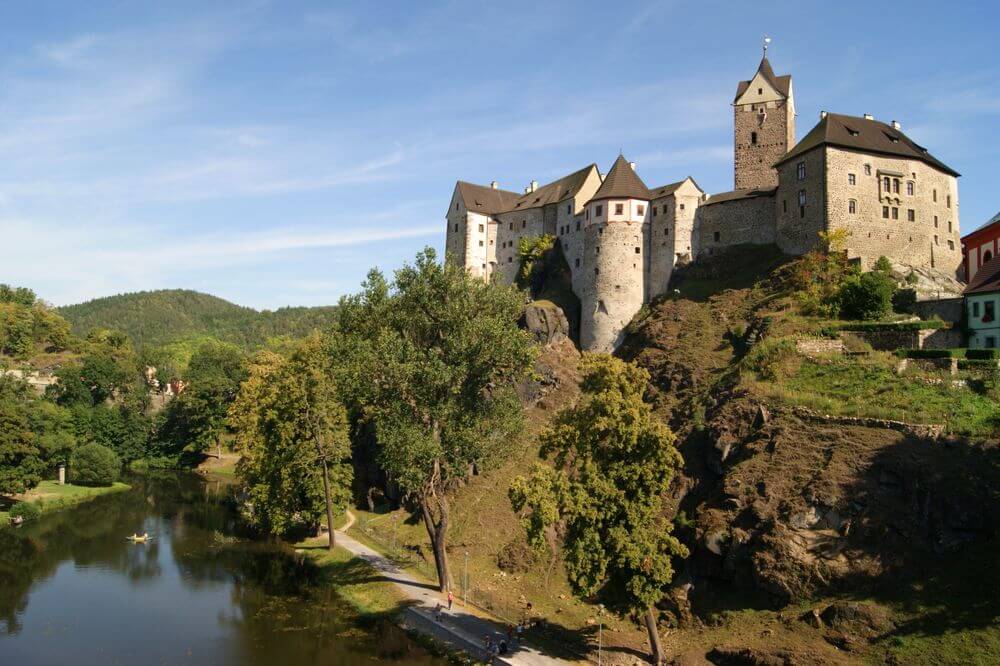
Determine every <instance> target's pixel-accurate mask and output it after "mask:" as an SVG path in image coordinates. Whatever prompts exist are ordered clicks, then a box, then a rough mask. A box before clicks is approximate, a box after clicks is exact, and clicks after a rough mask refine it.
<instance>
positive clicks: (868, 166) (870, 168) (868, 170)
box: [865, 164, 872, 176]
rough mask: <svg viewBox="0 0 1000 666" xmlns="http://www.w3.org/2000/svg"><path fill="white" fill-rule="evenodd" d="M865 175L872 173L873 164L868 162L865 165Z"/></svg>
mask: <svg viewBox="0 0 1000 666" xmlns="http://www.w3.org/2000/svg"><path fill="white" fill-rule="evenodd" d="M865 175H866V176H870V175H872V165H871V164H866V165H865Z"/></svg>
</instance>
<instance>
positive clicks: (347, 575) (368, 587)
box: [295, 537, 406, 615]
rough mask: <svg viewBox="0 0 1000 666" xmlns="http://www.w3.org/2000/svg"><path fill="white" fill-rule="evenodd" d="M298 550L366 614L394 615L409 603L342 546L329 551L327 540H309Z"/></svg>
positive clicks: (299, 546)
mask: <svg viewBox="0 0 1000 666" xmlns="http://www.w3.org/2000/svg"><path fill="white" fill-rule="evenodd" d="M295 548H296V550H297V551H299V552H301V553H303V554H304V555H306V556H308V557H309V559H311V560H312V561H313V562H315V563H316V565H317V566H318V567H319V568H320V570H321V571H322V572H323V581H324V582H325V583H327V584H328V585H331V586H333V587H335V588H336V589H337V594H339V595H340V596H341V597H343V598H344V599H345V600H346V601H347V602H348V603H350V604H351V606H352V607H354V609H355V610H357V611H358V612H359V613H361V614H362V615H392V614H395V613H396V612H398V611H399V610H400V609H401V608H402V607H403V606H404V605H405V604H406V598H405V597H404V596H403V593H402V592H401V591H400V590H399V589H398V588H397V587H396V586H395V585H393V584H392V583H389V582H386V581H384V580H381V574H380V573H379V572H378V571H376V570H375V568H374V567H372V566H371V565H370V564H368V563H367V562H365V561H364V560H362V559H360V558H358V557H355V556H354V555H353V554H351V553H350V552H349V551H347V550H345V549H343V548H341V547H339V546H338V547H337V548H335V549H334V550H333V552H330V551H328V550H327V549H326V537H316V538H314V539H306V540H305V541H302V542H300V543H298V544H296V545H295Z"/></svg>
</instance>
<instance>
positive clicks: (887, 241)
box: [826, 147, 962, 275]
mask: <svg viewBox="0 0 1000 666" xmlns="http://www.w3.org/2000/svg"><path fill="white" fill-rule="evenodd" d="M866 165H867V167H866ZM826 168H827V178H828V182H827V196H828V210H827V216H828V220H829V228H830V229H831V230H832V229H847V230H848V231H849V232H850V234H851V235H850V237H849V238H848V241H847V242H848V254H849V255H850V256H851V257H857V258H860V259H861V260H862V264H863V265H865V266H866V267H867V266H870V265H871V264H872V263H874V261H875V260H877V259H878V258H879V257H880V256H886V257H888V258H890V259H893V260H895V261H897V262H899V263H903V264H908V265H912V266H922V267H928V268H937V269H939V270H943V271H945V272H947V273H948V274H950V275H953V274H955V273H956V272H957V270H958V268H959V265H960V264H961V262H962V247H961V242H960V241H959V238H960V232H959V224H958V213H959V210H958V189H957V188H958V185H957V182H956V179H955V178H954V177H953V176H950V175H948V174H945V173H943V172H941V171H938V170H937V169H934V168H932V167H930V166H928V165H927V164H925V163H923V162H921V161H919V160H907V159H902V158H897V157H887V156H882V155H871V154H866V153H860V152H855V151H850V150H844V149H840V148H833V147H827V148H826ZM852 174H853V176H854V184H853V185H852V184H850V177H851V175H852ZM885 178H889V179H890V188H889V191H888V192H886V191H885V185H884V179H885ZM896 182H898V183H899V191H898V192H897V191H896ZM911 186H912V188H913V194H912V195H911V194H908V191H909V187H911ZM935 198H936V201H935ZM949 200H950V206H949ZM851 201H854V202H855V203H854V210H855V212H854V213H851V212H850V205H851V204H850V202H851ZM886 209H888V211H889V217H888V218H886V217H885V216H884V211H885V210H886ZM911 211H912V216H913V218H914V219H913V220H910V219H909V217H910V215H911Z"/></svg>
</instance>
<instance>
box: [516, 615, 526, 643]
mask: <svg viewBox="0 0 1000 666" xmlns="http://www.w3.org/2000/svg"><path fill="white" fill-rule="evenodd" d="M522 636H524V620H521V621H520V622H518V624H517V644H518V645H520V644H521V637H522Z"/></svg>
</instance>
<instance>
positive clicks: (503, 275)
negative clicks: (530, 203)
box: [496, 208, 545, 284]
mask: <svg viewBox="0 0 1000 666" xmlns="http://www.w3.org/2000/svg"><path fill="white" fill-rule="evenodd" d="M496 233H497V238H496V256H497V273H498V274H499V275H500V280H501V281H502V282H504V283H505V284H512V283H513V282H514V280H515V279H516V278H517V271H518V269H519V268H520V261H519V258H518V249H517V245H518V241H520V240H521V239H522V238H528V237H532V236H541V235H542V234H544V233H545V215H544V212H543V209H541V208H530V209H528V210H522V211H512V212H509V213H500V214H499V215H497V232H496Z"/></svg>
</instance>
